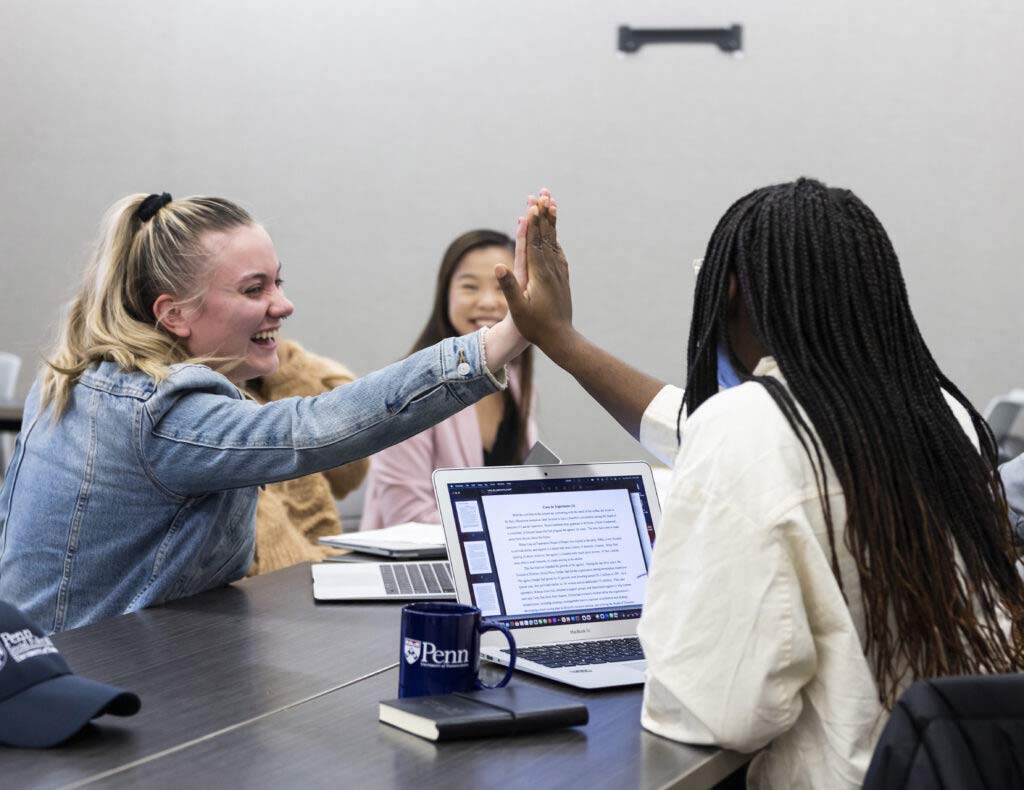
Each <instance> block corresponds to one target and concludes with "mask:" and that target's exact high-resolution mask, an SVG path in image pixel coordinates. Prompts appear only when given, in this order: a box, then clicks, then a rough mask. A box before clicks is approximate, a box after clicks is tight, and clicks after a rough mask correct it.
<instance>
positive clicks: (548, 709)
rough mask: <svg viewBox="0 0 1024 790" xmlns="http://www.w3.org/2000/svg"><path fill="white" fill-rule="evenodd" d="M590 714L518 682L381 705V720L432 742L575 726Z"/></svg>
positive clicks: (559, 696)
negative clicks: (502, 686)
mask: <svg viewBox="0 0 1024 790" xmlns="http://www.w3.org/2000/svg"><path fill="white" fill-rule="evenodd" d="M589 718H590V712H589V711H588V710H587V706H586V705H584V704H583V703H582V702H577V701H576V700H574V699H572V698H571V697H566V696H564V695H562V694H556V693H554V692H551V691H545V690H542V689H538V688H534V687H531V686H523V685H516V686H506V687H505V688H500V689H487V690H484V691H466V692H459V693H457V694H442V695H438V696H433V697H406V698H405V699H389V700H383V701H382V702H381V703H380V720H381V721H382V722H384V723H385V724H390V725H391V726H393V727H398V728H399V729H402V730H406V731H407V732H411V733H413V734H414V735H419V736H420V737H421V738H427V739H428V740H431V741H450V740H455V739H457V738H481V737H486V736H489V735H518V734H520V733H526V732H537V731H538V730H551V729H557V728H559V727H576V726H578V725H581V724H586V723H587V721H588V720H589Z"/></svg>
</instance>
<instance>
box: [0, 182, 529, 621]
mask: <svg viewBox="0 0 1024 790" xmlns="http://www.w3.org/2000/svg"><path fill="white" fill-rule="evenodd" d="M519 237H520V239H522V238H525V225H524V223H522V222H520V229H519ZM521 260H522V258H521V257H520V259H519V261H517V263H518V264H519V271H517V273H518V274H521V275H523V273H524V271H525V266H524V265H522V264H521ZM501 268H502V271H501V274H502V276H505V275H506V271H505V267H501ZM523 280H525V276H522V277H521V281H523ZM533 287H534V289H535V290H536V289H538V288H541V286H540V285H537V286H533ZM292 310H293V306H292V303H291V302H290V301H288V299H287V298H286V297H285V295H284V291H283V290H282V280H281V266H280V264H279V262H278V259H277V254H276V252H275V251H274V245H273V242H272V241H271V239H270V236H269V235H268V233H267V231H266V230H264V228H263V227H262V226H261V225H259V224H258V223H257V222H256V221H255V220H254V219H253V218H252V217H251V216H250V215H249V214H248V213H247V212H246V211H245V210H243V209H242V208H240V207H239V206H237V205H236V204H234V203H232V202H230V201H227V200H224V199H221V198H212V197H192V198H186V199H184V200H172V199H171V196H170V195H168V194H167V193H164V194H162V195H155V194H154V195H149V196H146V195H142V194H138V195H130V196H128V197H126V198H123V199H122V200H119V201H118V202H117V203H115V204H114V205H113V206H112V207H111V208H110V210H109V211H108V213H107V215H106V217H105V218H104V220H103V224H102V227H101V230H100V236H99V241H98V244H97V248H96V251H95V254H94V255H93V258H92V260H91V262H90V263H89V265H88V268H87V270H86V272H85V277H84V280H83V283H82V285H81V288H80V290H79V292H78V294H77V296H76V297H75V298H74V299H73V301H72V302H71V304H70V306H69V308H68V312H67V315H66V317H65V318H64V320H63V325H62V331H61V335H60V340H59V342H58V345H57V348H56V349H55V351H54V353H53V354H52V356H51V357H50V360H49V362H48V364H47V365H46V366H45V367H44V369H43V371H42V372H41V374H40V376H39V379H38V381H37V382H36V384H35V385H34V386H33V388H32V391H31V392H30V394H29V397H28V400H27V402H26V406H25V418H24V425H23V428H22V432H21V434H20V436H19V438H18V441H17V443H16V447H15V453H14V459H13V461H12V463H11V467H10V471H9V474H8V475H7V477H6V479H5V481H4V486H3V489H2V491H0V599H3V600H6V601H10V602H11V603H13V604H14V605H15V606H18V607H19V608H21V609H22V610H23V611H24V612H25V613H26V614H27V615H28V616H29V617H31V618H32V619H33V620H35V621H36V622H38V623H40V624H42V625H43V626H44V627H45V628H46V629H47V630H48V631H51V632H52V631H60V630H62V629H65V628H74V627H76V626H81V625H85V624H86V623H90V622H93V621H95V620H98V619H100V618H103V617H109V616H112V615H116V614H120V613H122V612H129V611H133V610H136V609H139V608H142V607H145V606H150V605H153V604H158V603H161V602H163V601H168V600H171V599H173V598H178V597H181V596H185V595H191V594H194V593H197V592H199V591H201V590H205V589H208V588H210V587H214V586H217V585H221V584H225V583H227V582H230V581H232V580H234V579H238V578H240V577H242V576H243V575H244V574H245V572H246V571H247V569H248V568H249V564H250V562H251V561H252V554H253V535H254V526H253V523H254V514H255V510H256V499H257V493H256V492H257V486H259V485H261V484H264V483H270V482H275V481H278V480H287V479H290V478H294V477H299V476H301V475H307V474H310V473H312V472H318V471H322V470H324V469H329V468H331V467H335V466H338V465H340V464H343V463H346V462H348V461H352V460H354V459H356V458H361V457H363V456H366V455H368V454H370V453H373V452H375V451H377V450H380V449H382V448H384V447H387V446H388V445H391V444H394V443H395V442H399V441H402V440H403V439H406V438H408V437H409V436H412V435H413V434H415V433H417V432H418V431H421V430H423V429H424V428H427V427H429V426H430V425H433V424H434V423H436V422H439V421H440V420H443V419H445V418H447V417H449V416H451V415H452V414H454V413H455V412H457V411H459V410H460V409H462V408H463V407H465V406H467V405H470V404H472V403H474V402H476V401H477V400H479V399H480V398H482V397H484V396H486V395H489V394H491V393H493V392H495V391H499V390H502V389H504V387H505V374H504V366H505V364H506V363H507V362H509V361H510V360H512V359H514V358H515V357H516V356H518V355H519V354H520V353H521V352H522V351H523V350H524V349H525V348H526V343H525V342H524V341H523V340H522V337H521V336H520V335H519V333H518V331H517V330H516V328H515V326H514V324H513V323H512V321H511V319H510V318H506V319H505V320H503V321H501V322H499V323H498V324H496V325H495V326H494V327H492V328H491V329H490V330H481V331H478V332H474V333H473V334H470V335H466V336H463V337H455V338H448V339H446V340H443V341H442V342H440V343H438V344H437V345H435V346H433V347H431V348H428V349H424V350H423V351H420V352H419V353H417V354H413V355H412V356H411V357H409V358H408V359H406V360H404V361H402V362H399V363H396V364H394V365H391V366H389V367H387V368H384V369H383V370H380V371H377V372H376V373H372V374H370V375H368V376H366V377H365V378H362V379H359V380H358V381H354V382H352V383H350V384H346V385H345V386H343V387H338V388H336V389H333V390H331V391H330V392H327V393H325V394H323V395H320V396H317V397H309V398H287V399H284V400H279V401H275V402H272V403H266V404H262V405H261V404H258V403H255V402H254V401H252V400H251V399H247V398H245V397H243V395H242V393H241V391H240V390H239V388H238V385H240V384H241V383H243V382H245V381H247V380H250V379H253V378H257V377H261V376H267V375H270V374H272V373H273V372H274V371H275V370H276V368H277V365H278V356H277V342H276V337H277V333H278V330H279V329H280V327H281V323H282V321H284V320H285V319H286V318H287V317H288V316H289V315H291V313H292Z"/></svg>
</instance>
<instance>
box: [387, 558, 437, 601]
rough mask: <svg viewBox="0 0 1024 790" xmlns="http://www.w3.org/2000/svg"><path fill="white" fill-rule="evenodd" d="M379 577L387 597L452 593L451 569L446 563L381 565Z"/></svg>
mask: <svg viewBox="0 0 1024 790" xmlns="http://www.w3.org/2000/svg"><path fill="white" fill-rule="evenodd" d="M379 567H380V575H381V578H383V580H384V591H385V592H386V593H387V594H388V595H438V594H440V593H454V592H455V583H454V582H453V581H452V571H451V567H450V566H449V564H448V563H447V562H403V563H401V564H398V565H381V566H379Z"/></svg>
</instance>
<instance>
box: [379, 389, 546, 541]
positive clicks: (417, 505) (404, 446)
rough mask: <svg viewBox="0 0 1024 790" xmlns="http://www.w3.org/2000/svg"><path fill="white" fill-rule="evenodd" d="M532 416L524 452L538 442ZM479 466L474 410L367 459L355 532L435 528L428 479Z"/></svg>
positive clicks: (436, 518) (481, 460)
mask: <svg viewBox="0 0 1024 790" xmlns="http://www.w3.org/2000/svg"><path fill="white" fill-rule="evenodd" d="M516 385H517V382H516V381H515V379H514V378H512V377H511V376H510V380H509V386H510V389H511V390H512V393H513V396H516V394H517V393H516V390H517V389H518V387H517V386H516ZM534 406H536V403H535V404H534ZM534 411H535V408H533V409H531V410H530V420H529V423H528V425H527V435H526V439H527V442H526V446H527V448H529V447H531V446H533V443H534V442H535V441H536V440H537V423H536V421H535V420H534V418H533V414H534ZM483 465H484V449H483V440H482V439H481V438H480V426H479V425H478V423H477V421H476V409H475V408H473V407H469V408H465V409H463V410H462V411H460V412H458V413H457V414H455V415H453V416H452V417H449V418H448V419H447V420H445V421H444V422H441V423H438V424H437V425H435V426H434V427H433V428H428V429H427V430H425V431H423V433H418V434H416V435H415V436H413V437H412V438H411V439H406V440H405V441H404V442H401V443H399V444H396V445H395V446H394V447H389V448H388V449H387V450H383V451H381V452H379V453H377V454H376V455H375V456H373V457H372V458H371V459H370V474H369V476H368V477H367V485H366V500H365V504H364V505H363V520H362V522H361V523H360V525H359V529H380V528H381V527H390V526H393V525H395V524H403V523H405V522H406V521H422V522H425V523H428V524H439V523H440V522H441V516H440V514H439V513H438V512H437V500H435V499H434V486H433V483H432V482H431V479H430V476H431V475H432V474H433V472H434V470H435V469H449V468H461V467H467V466H483Z"/></svg>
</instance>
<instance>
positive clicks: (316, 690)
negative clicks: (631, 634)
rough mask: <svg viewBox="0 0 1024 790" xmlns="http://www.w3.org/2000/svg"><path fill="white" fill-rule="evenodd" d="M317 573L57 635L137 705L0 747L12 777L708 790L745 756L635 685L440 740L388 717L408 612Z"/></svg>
mask: <svg viewBox="0 0 1024 790" xmlns="http://www.w3.org/2000/svg"><path fill="white" fill-rule="evenodd" d="M311 587H312V585H311V581H310V571H309V566H308V565H299V566H295V567H293V568H288V569H286V570H283V571H278V572H277V573H272V574H267V575H265V576H260V577H257V578H255V579H247V580H245V581H242V582H239V583H237V584H236V585H233V586H231V587H227V588H222V589H219V590H212V591H209V592H206V593H203V594H201V595H197V596H195V597H192V598H186V599H183V600H180V601H175V602H173V603H171V604H168V605H165V606H162V607H156V608H153V609H147V610H144V611H141V612H136V613H133V614H130V615H124V616H121V617H117V618H113V619H111V620H107V621H105V622H102V623H97V624H95V625H92V626H87V627H85V628H80V629H76V630H74V631H67V632H64V633H62V634H57V635H56V636H55V637H54V641H55V642H56V644H57V646H58V647H59V648H60V650H61V652H62V654H63V655H64V656H65V658H67V660H68V662H69V663H70V664H71V667H72V668H73V669H74V670H75V671H76V672H77V673H79V674H82V675H84V676H87V677H91V678H94V679H96V680H101V681H104V682H108V683H113V684H115V685H119V686H122V687H124V688H129V689H131V690H133V691H135V692H137V693H138V694H139V695H140V697H141V698H142V710H141V711H140V712H139V713H138V714H137V715H136V716H134V717H132V718H128V719H119V718H115V717H110V716H105V717H103V718H101V719H99V720H97V723H95V724H93V725H90V726H89V727H88V728H87V729H86V730H85V731H84V732H83V733H82V734H81V735H79V736H77V737H76V738H75V739H73V740H72V741H71V742H69V743H68V744H65V745H64V746H61V747H59V748H56V749H49V750H42V751H37V750H19V749H4V748H0V776H2V777H3V786H4V787H12V788H14V787H18V788H22V787H25V788H30V787H47V788H53V787H81V786H91V787H104V788H107V787H111V788H120V787H125V788H127V787H146V788H163V787H167V788H172V787H173V788H181V787H186V788H205V787H218V788H220V787H245V788H263V787H266V788H275V789H277V788H281V787H338V786H346V787H347V786H352V787H359V788H376V787H407V786H413V785H415V786H416V787H422V788H433V787H438V788H440V787H445V788H447V787H479V786H488V785H494V786H500V787H502V788H515V787H529V788H531V790H539V788H545V787H570V786H572V787H580V786H585V787H592V788H602V787H609V788H619V787H637V788H646V787H650V788H655V787H659V788H660V787H669V786H672V787H695V788H696V787H710V786H712V785H713V784H714V783H715V782H717V781H719V780H721V779H722V778H724V777H725V776H727V775H728V774H729V773H731V772H732V771H733V770H735V769H736V768H737V767H739V766H741V765H742V764H743V763H744V762H745V761H746V759H747V758H746V757H745V756H743V755H738V754H733V753H730V752H723V751H720V750H716V749H705V748H697V747H690V746H685V745H683V744H678V743H674V742H672V741H668V740H665V739H662V738H659V737H657V736H655V735H652V734H650V733H647V732H645V731H643V730H642V729H641V727H640V724H639V719H640V703H641V691H640V689H639V688H630V689H615V690H608V691H602V692H585V691H574V690H572V689H570V688H569V687H567V686H560V685H557V684H553V683H548V682H547V681H543V680H540V679H538V678H531V677H530V676H527V675H524V674H521V673H517V675H516V677H515V680H514V681H513V682H516V683H531V684H536V685H541V686H545V687H550V688H557V690H558V691H560V692H562V693H567V694H570V695H572V696H575V697H577V698H579V699H582V700H583V701H585V702H586V704H587V706H588V707H589V709H590V716H591V719H590V723H589V724H588V725H587V726H585V727H581V728H574V729H567V730H561V731H556V732H550V733H542V734H538V735H533V736H522V737H518V738H504V739H493V738H492V739H485V740H479V741H460V742H453V743H446V744H435V743H432V742H429V741H424V740H422V739H420V738H417V737H415V736H413V735H409V734H408V733H405V732H402V731H400V730H396V729H394V728H392V727H388V726H387V725H383V724H380V723H379V722H378V721H377V703H378V701H379V700H381V699H387V698H392V697H394V696H396V694H397V686H398V676H397V669H396V668H395V667H396V662H397V657H398V654H399V645H398V641H399V640H398V633H399V630H398V627H399V617H400V610H401V607H400V606H399V605H394V604H317V603H316V602H314V601H313V598H312V591H311Z"/></svg>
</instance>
